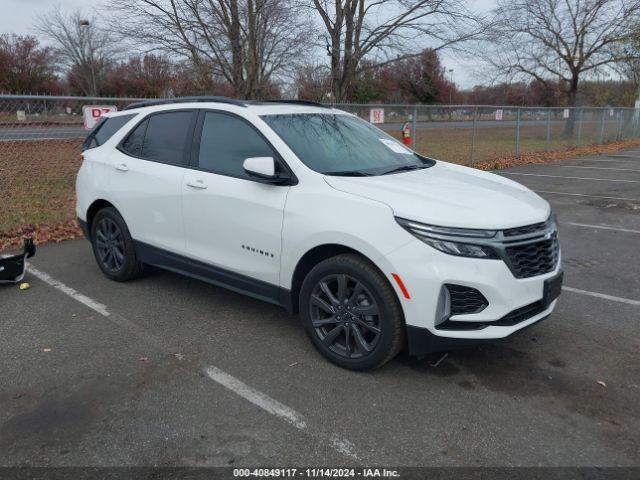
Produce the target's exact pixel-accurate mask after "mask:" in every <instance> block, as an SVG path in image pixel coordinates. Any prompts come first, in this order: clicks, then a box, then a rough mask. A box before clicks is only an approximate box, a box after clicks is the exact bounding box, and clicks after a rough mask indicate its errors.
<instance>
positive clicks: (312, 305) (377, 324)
mask: <svg viewBox="0 0 640 480" xmlns="http://www.w3.org/2000/svg"><path fill="white" fill-rule="evenodd" d="M300 316H301V318H302V323H303V325H304V327H305V330H306V332H307V334H308V335H309V338H310V339H311V342H312V343H313V344H314V346H315V347H316V348H317V349H318V351H319V352H320V353H321V354H322V355H324V356H325V357H326V358H327V359H329V360H330V361H331V362H333V363H335V364H336V365H339V366H341V367H343V368H348V369H350V370H372V369H375V368H379V367H381V366H382V365H384V364H385V363H387V362H388V361H389V360H391V359H392V358H394V357H395V356H396V355H397V354H398V352H400V350H401V349H402V347H403V346H404V342H405V325H404V317H403V314H402V309H401V307H400V303H399V302H398V298H397V297H396V294H395V292H394V291H393V289H392V288H391V285H390V284H389V282H388V281H387V279H386V278H385V277H384V275H383V274H382V273H381V272H380V271H379V270H378V269H377V268H376V267H375V265H373V264H372V263H371V262H369V261H368V260H366V259H365V258H363V257H362V256H360V255H356V254H344V255H338V256H335V257H332V258H329V259H327V260H324V261H322V262H320V263H319V264H318V265H316V266H315V267H314V268H313V269H312V270H311V271H310V272H309V274H308V275H307V277H306V278H305V279H304V282H303V283H302V288H301V290H300Z"/></svg>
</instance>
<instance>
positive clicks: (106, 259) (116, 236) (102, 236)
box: [90, 207, 143, 282]
mask: <svg viewBox="0 0 640 480" xmlns="http://www.w3.org/2000/svg"><path fill="white" fill-rule="evenodd" d="M90 228H91V243H92V244H93V254H94V256H95V257H96V262H98V266H99V267H100V270H102V273H104V274H105V276H107V277H108V278H110V279H111V280H115V281H117V282H125V281H127V280H132V279H134V278H136V277H138V276H139V275H140V274H141V273H142V271H143V264H142V263H141V262H139V261H138V259H137V257H136V251H135V248H134V244H133V239H132V238H131V234H130V233H129V229H128V228H127V224H126V223H125V221H124V219H123V218H122V216H121V215H120V213H119V212H118V211H117V210H116V209H115V208H113V207H106V208H103V209H102V210H100V211H99V212H98V213H96V215H95V217H94V218H93V219H92V221H91V226H90Z"/></svg>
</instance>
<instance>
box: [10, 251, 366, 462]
mask: <svg viewBox="0 0 640 480" xmlns="http://www.w3.org/2000/svg"><path fill="white" fill-rule="evenodd" d="M3 256H4V255H3ZM27 271H28V272H29V273H31V274H32V275H34V276H35V277H36V278H38V279H40V280H42V281H43V282H45V283H46V284H47V285H50V286H51V287H53V288H55V289H56V290H58V291H60V292H62V293H64V294H65V295H67V296H69V297H71V298H72V299H74V300H75V301H77V302H79V303H81V304H83V305H86V306H87V307H89V308H90V309H92V310H94V311H95V312H98V313H99V314H100V315H103V316H105V317H109V319H110V320H111V321H113V322H114V323H116V324H117V325H119V326H121V327H123V328H125V329H127V330H129V331H130V332H131V333H133V334H134V335H135V336H137V337H138V338H141V339H142V340H144V341H146V342H148V343H150V344H152V345H153V346H155V347H156V348H158V350H161V351H167V352H170V351H172V349H170V348H167V345H166V344H165V342H163V341H162V340H161V339H160V338H159V337H156V336H155V335H153V334H151V333H149V332H147V331H146V330H145V329H144V328H142V327H140V326H139V325H137V324H136V323H134V322H131V321H129V320H127V319H126V318H124V317H122V316H121V315H118V314H113V313H111V312H109V311H108V310H107V307H106V306H105V305H103V304H102V303H100V302H97V301H96V300H93V299H92V298H90V297H87V296H86V295H83V294H81V293H80V292H78V291H76V290H75V289H73V288H71V287H70V286H68V285H65V284H64V283H62V282H61V281H59V280H56V279H55V278H53V277H52V276H51V275H49V274H48V273H45V272H43V271H41V270H38V269H37V268H35V267H33V266H31V265H29V266H28V267H27ZM205 372H206V374H207V376H208V377H209V378H210V379H211V380H213V381H215V382H217V383H218V384H220V385H222V386H223V387H225V388H227V389H229V390H231V391H232V392H234V393H236V394H237V395H239V396H241V397H242V398H244V399H246V400H248V401H249V402H251V403H253V404H254V405H256V406H258V407H260V408H261V409H263V410H264V411H266V412H268V413H270V414H272V415H275V416H276V417H278V418H280V419H282V420H284V421H285V422H287V423H290V424H291V425H293V426H294V427H296V428H297V429H299V430H304V431H305V432H306V433H307V434H310V435H312V436H314V437H316V438H319V439H320V440H321V441H323V442H325V443H328V444H329V445H330V446H331V447H332V448H333V449H334V450H336V451H337V452H338V453H341V454H342V455H345V456H347V457H351V458H353V459H356V460H357V459H358V458H359V457H358V456H357V455H356V453H355V447H354V445H353V443H352V442H350V441H349V440H346V439H344V438H339V437H337V436H333V435H329V436H326V435H323V434H322V433H316V432H313V431H311V430H310V429H309V428H308V427H307V421H306V420H305V419H304V417H303V416H302V415H301V414H300V413H298V412H296V411H295V410H293V409H292V408H289V407H287V406H286V405H284V404H282V403H280V402H278V401H277V400H274V399H273V398H271V397H269V396H268V395H266V394H264V393H262V392H260V391H258V390H256V389H255V388H252V387H250V386H249V385H247V384H246V383H243V382H242V381H240V380H238V379H237V378H235V377H233V376H232V375H229V374H228V373H226V372H224V371H223V370H220V369H219V368H217V367H214V366H209V367H207V368H206V369H205Z"/></svg>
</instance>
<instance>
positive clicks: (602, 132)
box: [599, 108, 607, 143]
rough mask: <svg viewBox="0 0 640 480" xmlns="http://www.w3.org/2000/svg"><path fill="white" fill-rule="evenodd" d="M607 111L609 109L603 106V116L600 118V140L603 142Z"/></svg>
mask: <svg viewBox="0 0 640 480" xmlns="http://www.w3.org/2000/svg"><path fill="white" fill-rule="evenodd" d="M606 113H607V109H606V108H603V109H602V117H601V118H600V142H599V143H603V142H604V116H605V114H606Z"/></svg>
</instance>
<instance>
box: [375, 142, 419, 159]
mask: <svg viewBox="0 0 640 480" xmlns="http://www.w3.org/2000/svg"><path fill="white" fill-rule="evenodd" d="M378 140H380V141H381V142H382V143H384V144H385V145H386V146H387V147H389V149H391V150H392V151H394V152H396V153H402V154H403V155H413V152H412V151H411V150H409V149H408V148H406V147H404V146H403V145H400V144H399V143H398V142H396V141H394V140H389V139H388V138H379V139H378Z"/></svg>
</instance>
